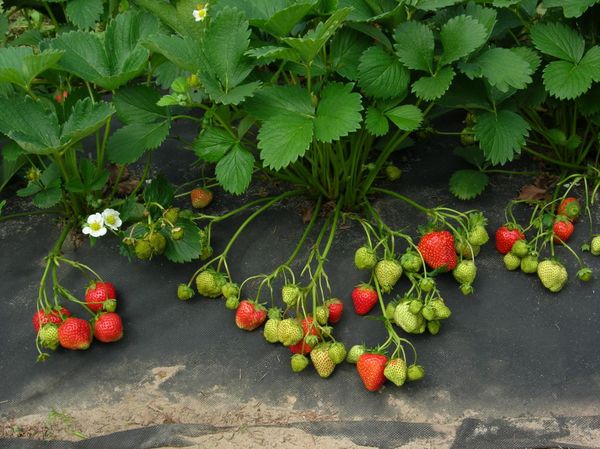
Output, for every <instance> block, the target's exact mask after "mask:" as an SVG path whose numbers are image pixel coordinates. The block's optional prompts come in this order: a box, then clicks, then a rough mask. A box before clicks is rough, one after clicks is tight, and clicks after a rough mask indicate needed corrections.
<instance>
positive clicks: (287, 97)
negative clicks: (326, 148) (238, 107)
mask: <svg viewBox="0 0 600 449" xmlns="http://www.w3.org/2000/svg"><path fill="white" fill-rule="evenodd" d="M245 107H246V109H247V110H248V111H249V112H250V114H252V115H253V116H254V117H256V118H257V119H259V120H267V119H270V118H272V117H277V116H278V115H280V114H286V113H290V112H291V113H297V114H303V115H309V116H313V115H314V108H313V106H312V104H311V101H310V96H309V95H308V92H307V91H306V89H302V88H301V87H299V86H269V87H265V88H263V89H261V90H259V91H258V92H256V94H255V95H254V97H253V98H251V99H249V100H248V101H247V102H246V103H245Z"/></svg>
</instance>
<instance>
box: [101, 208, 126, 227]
mask: <svg viewBox="0 0 600 449" xmlns="http://www.w3.org/2000/svg"><path fill="white" fill-rule="evenodd" d="M102 218H103V219H104V224H105V225H106V227H108V228H109V229H112V230H113V231H117V230H118V229H119V228H120V227H121V225H122V224H123V221H121V217H120V214H119V212H117V211H116V210H114V209H104V211H103V212H102Z"/></svg>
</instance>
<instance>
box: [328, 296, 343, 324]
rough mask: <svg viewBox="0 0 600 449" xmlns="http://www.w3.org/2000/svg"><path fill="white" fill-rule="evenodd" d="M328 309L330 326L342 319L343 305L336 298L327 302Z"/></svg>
mask: <svg viewBox="0 0 600 449" xmlns="http://www.w3.org/2000/svg"><path fill="white" fill-rule="evenodd" d="M327 307H328V308H329V322H330V323H331V324H335V323H337V322H338V321H339V320H341V319H342V312H343V311H344V303H343V302H342V301H340V300H339V299H338V298H333V299H330V300H329V301H328V302H327Z"/></svg>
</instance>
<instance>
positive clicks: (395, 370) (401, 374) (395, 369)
mask: <svg viewBox="0 0 600 449" xmlns="http://www.w3.org/2000/svg"><path fill="white" fill-rule="evenodd" d="M406 374H407V366H406V362H405V361H404V359H400V358H397V359H391V360H390V361H389V362H387V365H385V369H384V370H383V375H384V376H385V378H386V379H387V380H389V381H390V382H392V383H393V384H394V385H396V386H397V387H401V386H402V385H404V382H406Z"/></svg>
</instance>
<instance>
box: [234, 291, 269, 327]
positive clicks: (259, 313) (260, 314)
mask: <svg viewBox="0 0 600 449" xmlns="http://www.w3.org/2000/svg"><path fill="white" fill-rule="evenodd" d="M266 319H267V309H265V308H264V307H263V306H261V305H260V304H256V303H254V302H252V301H249V300H247V299H244V300H243V301H241V302H240V305H239V306H238V308H237V310H236V312H235V324H236V325H237V327H239V328H240V329H244V330H246V331H253V330H254V329H256V328H257V327H259V326H260V325H261V324H263V323H264V322H265V320H266Z"/></svg>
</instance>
